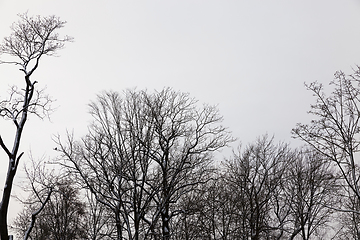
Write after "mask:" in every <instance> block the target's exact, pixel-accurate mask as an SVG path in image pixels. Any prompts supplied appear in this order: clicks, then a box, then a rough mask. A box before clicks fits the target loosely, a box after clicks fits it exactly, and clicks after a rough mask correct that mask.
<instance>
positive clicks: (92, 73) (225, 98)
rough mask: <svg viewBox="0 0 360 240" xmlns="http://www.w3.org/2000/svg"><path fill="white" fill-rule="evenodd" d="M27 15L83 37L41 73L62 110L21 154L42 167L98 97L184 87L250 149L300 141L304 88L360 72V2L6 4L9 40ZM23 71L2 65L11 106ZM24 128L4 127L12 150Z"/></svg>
mask: <svg viewBox="0 0 360 240" xmlns="http://www.w3.org/2000/svg"><path fill="white" fill-rule="evenodd" d="M26 11H28V13H29V15H44V16H47V15H53V14H54V15H57V16H59V17H60V18H61V19H63V20H66V21H67V25H66V27H65V28H64V29H62V31H61V33H63V34H67V35H70V36H73V37H74V38H75V41H74V42H73V43H69V44H67V46H66V48H65V49H63V50H61V51H60V52H59V57H55V58H54V57H45V58H43V59H42V60H41V63H40V67H39V69H38V70H37V72H36V74H35V75H34V79H36V80H37V81H38V82H39V84H38V86H39V87H44V86H47V92H48V93H49V94H51V95H52V96H53V97H54V98H55V99H57V102H56V103H55V105H56V106H58V108H57V110H56V112H55V113H54V114H53V115H52V118H51V122H50V121H47V120H44V121H41V120H38V119H36V118H35V117H30V120H29V122H28V125H27V126H26V130H25V132H24V134H25V135H24V141H23V142H22V146H21V149H22V150H23V151H25V152H28V151H29V149H30V148H31V149H32V151H33V153H34V155H35V156H34V157H35V158H38V157H41V156H42V155H46V156H49V155H51V154H53V150H52V148H53V147H54V144H53V142H52V140H51V137H52V135H53V134H57V133H60V134H62V135H64V133H65V130H66V129H69V130H72V129H74V130H75V133H76V134H77V135H78V136H80V135H82V134H84V133H85V132H86V126H87V124H88V122H89V120H90V119H89V116H88V114H87V106H86V105H87V103H88V102H89V101H90V100H93V99H95V96H96V94H97V93H99V92H100V91H102V90H116V91H122V90H124V89H126V88H134V87H136V88H137V89H145V88H146V89H148V90H150V91H152V90H154V89H157V90H161V89H162V88H163V87H172V88H173V89H175V90H179V91H184V92H189V93H190V94H191V96H193V97H195V98H197V99H198V100H199V101H200V102H204V103H210V104H218V107H219V109H220V111H221V113H222V115H223V116H224V119H225V121H224V125H226V126H228V127H229V129H230V130H231V131H232V132H233V135H234V136H235V137H237V138H238V139H239V141H241V142H243V144H247V143H248V142H250V141H253V140H254V139H255V138H256V137H257V136H259V135H262V134H264V133H268V134H270V135H272V134H274V135H275V137H276V139H277V140H283V141H285V142H291V141H293V140H291V138H290V137H291V134H290V131H291V128H293V127H294V126H295V124H296V123H297V122H307V121H309V120H310V116H308V115H307V114H306V111H307V110H309V104H310V103H311V102H312V100H313V99H312V97H311V94H310V93H309V92H307V91H306V90H305V88H304V82H313V81H316V80H317V81H320V82H323V83H325V84H327V83H329V82H330V81H331V80H332V79H333V74H334V73H335V71H337V70H344V71H345V72H347V73H351V69H352V67H355V66H356V64H360V1H359V0H341V1H340V0H301V1H300V0H297V1H295V0H294V1H292V0H263V1H256V0H251V1H250V0H236V1H235V0H234V1H227V0H216V1H215V0H203V1H200V0H191V1H188V0H181V1H170V0H167V1H164V0H163V1H160V0H146V1H130V0H129V1H121V0H103V1H98V0H97V1H95V0H76V1H74V0H61V1H57V0H0V38H1V39H2V38H3V37H5V36H8V35H9V34H10V28H9V26H10V25H11V24H12V23H13V22H14V21H17V20H18V17H17V14H18V13H24V12H26ZM17 69H18V68H17V67H16V66H6V65H0V97H1V98H3V97H5V96H6V91H7V87H8V86H9V85H10V84H19V85H21V86H22V85H23V84H24V83H23V76H22V73H21V72H20V71H18V70H17ZM12 130H13V128H12V126H11V125H10V124H9V123H4V121H2V120H1V122H0V134H1V135H2V136H4V138H5V139H6V141H7V142H8V143H10V142H11V141H12V138H13V137H12V136H13V135H12V134H11V133H12ZM0 158H1V164H2V165H3V166H4V167H3V168H0V184H1V186H2V183H3V181H4V178H5V172H6V169H5V165H6V164H7V159H6V156H5V154H4V153H2V152H1V153H0ZM23 160H24V161H26V158H24V159H23Z"/></svg>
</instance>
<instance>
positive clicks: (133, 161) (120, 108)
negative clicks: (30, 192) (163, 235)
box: [58, 91, 156, 240]
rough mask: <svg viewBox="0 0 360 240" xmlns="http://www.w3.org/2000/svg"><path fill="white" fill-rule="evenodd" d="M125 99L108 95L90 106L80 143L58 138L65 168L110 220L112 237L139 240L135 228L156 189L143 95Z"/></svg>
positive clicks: (128, 93)
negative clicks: (88, 122)
mask: <svg viewBox="0 0 360 240" xmlns="http://www.w3.org/2000/svg"><path fill="white" fill-rule="evenodd" d="M124 94H125V96H124V98H122V97H121V96H120V95H119V94H118V93H115V92H107V93H103V94H101V95H99V96H98V99H97V101H96V102H92V103H91V104H90V113H91V115H92V116H93V118H94V122H93V123H92V125H91V126H90V128H89V134H87V136H85V137H84V138H83V139H82V141H81V142H76V141H74V140H73V139H69V141H68V144H67V145H64V144H62V143H61V142H60V139H58V144H59V149H60V151H61V152H62V155H63V159H64V160H65V163H64V164H65V165H66V167H67V168H68V169H69V170H70V171H73V172H75V173H76V174H77V175H78V176H79V177H80V179H81V181H82V182H83V183H84V185H85V187H86V188H88V189H89V190H90V191H91V193H92V194H94V196H95V198H96V200H97V201H98V202H100V203H102V204H103V205H104V206H106V207H107V208H108V209H109V210H110V211H111V212H112V213H113V216H114V218H115V224H116V231H117V239H123V237H125V236H126V237H127V239H136V240H137V239H139V238H140V237H141V238H142V239H144V237H146V235H147V234H146V233H144V231H141V232H142V233H143V234H145V235H142V236H140V230H141V229H142V228H143V225H144V224H147V225H149V224H151V223H149V221H150V220H146V223H144V221H145V215H146V214H147V212H148V210H149V206H150V203H151V201H152V199H153V196H154V194H155V193H154V192H155V191H156V187H153V185H152V184H151V181H152V180H151V178H152V177H151V176H150V174H151V171H150V168H151V165H152V163H151V162H152V161H151V158H150V157H149V154H150V150H151V149H152V147H151V146H152V144H153V141H154V138H153V134H154V131H153V127H152V123H151V121H150V122H149V121H148V118H150V117H151V116H149V111H148V110H147V106H146V105H145V101H144V96H145V92H135V91H126V92H125V93H124Z"/></svg>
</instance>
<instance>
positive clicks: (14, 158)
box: [0, 13, 71, 240]
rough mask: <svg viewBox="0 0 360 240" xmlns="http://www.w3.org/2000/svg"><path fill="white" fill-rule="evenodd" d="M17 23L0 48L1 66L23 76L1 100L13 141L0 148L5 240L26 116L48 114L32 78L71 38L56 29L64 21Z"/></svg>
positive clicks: (0, 215)
mask: <svg viewBox="0 0 360 240" xmlns="http://www.w3.org/2000/svg"><path fill="white" fill-rule="evenodd" d="M19 17H20V20H19V21H18V22H17V23H14V24H13V25H12V26H11V29H12V33H11V35H10V36H9V37H5V38H4V41H3V43H2V44H1V45H0V54H1V55H7V56H8V57H9V58H8V59H5V60H0V63H9V64H15V65H18V66H19V67H20V70H21V71H22V72H23V73H24V86H23V87H21V88H18V87H17V86H14V87H12V88H11V93H10V97H9V99H7V100H2V101H0V116H2V117H3V118H5V119H9V120H11V121H12V122H13V124H14V126H15V134H14V142H13V144H12V145H11V146H9V145H7V144H5V142H4V141H3V139H2V138H1V137H0V146H1V148H2V149H3V150H4V151H5V153H6V154H7V156H8V158H9V163H8V171H7V176H6V180H5V186H4V191H3V193H2V199H1V202H0V236H1V239H2V240H8V239H9V235H8V226H7V214H8V206H9V201H10V195H11V190H12V186H13V180H14V177H15V174H16V170H17V167H18V165H19V161H20V158H21V157H22V156H23V152H21V153H19V147H20V140H21V136H22V133H23V130H24V127H25V123H26V121H27V118H28V114H35V115H37V116H39V117H44V116H46V115H47V114H48V113H49V110H50V109H51V108H50V103H51V99H50V98H49V96H47V95H45V94H44V93H43V91H41V90H40V91H39V90H37V89H36V86H35V85H36V83H37V82H36V81H33V80H31V76H32V75H33V73H34V72H35V70H37V68H38V66H39V62H40V59H41V58H42V57H43V56H46V55H47V56H51V55H54V54H55V53H56V52H57V51H58V50H59V49H61V48H63V47H64V43H65V42H66V41H70V40H71V38H70V37H67V36H65V37H63V38H61V37H60V36H59V34H58V33H57V30H59V29H60V28H62V27H63V26H64V25H65V23H66V22H64V21H61V20H60V19H59V18H58V17H55V16H49V17H40V16H36V17H29V16H28V15H27V14H26V13H25V14H20V15H19Z"/></svg>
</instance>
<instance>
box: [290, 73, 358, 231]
mask: <svg viewBox="0 0 360 240" xmlns="http://www.w3.org/2000/svg"><path fill="white" fill-rule="evenodd" d="M359 82H360V68H359V67H357V69H355V71H354V73H353V75H350V76H347V75H345V74H344V73H343V72H336V73H335V79H334V80H333V81H332V82H331V83H330V85H331V86H333V87H334V90H333V91H332V93H331V94H330V95H329V96H326V94H325V92H324V89H323V85H322V84H319V83H316V82H315V83H311V84H309V85H306V87H307V89H308V90H310V91H311V92H312V93H313V95H314V97H315V98H316V103H315V104H313V105H311V110H310V111H309V113H310V114H312V115H313V116H314V117H315V119H314V120H312V121H311V123H310V124H300V123H299V124H297V127H296V128H295V129H293V131H292V132H293V135H294V136H295V137H297V138H300V139H301V140H303V141H304V142H306V143H308V144H309V145H311V146H312V147H313V148H314V149H315V150H316V151H318V152H319V153H320V154H322V155H323V156H324V158H326V159H327V160H329V161H331V162H332V163H333V164H334V165H335V166H336V167H337V170H338V173H339V176H338V178H339V180H341V181H342V183H341V185H342V187H343V191H345V192H346V193H347V195H348V196H349V198H350V199H354V198H356V199H357V201H356V202H359V200H360V188H359V180H360V171H359V166H358V163H357V161H356V154H357V152H358V151H359V143H360V141H359V139H360V138H359V132H360V128H359V120H360V109H359V106H360V105H359V101H360V88H359ZM344 202H347V203H349V202H351V201H344ZM352 202H354V201H352ZM337 210H339V211H343V212H349V213H351V214H360V212H359V211H358V209H357V204H354V205H353V206H349V205H346V206H343V207H340V208H338V209H337ZM353 224H358V223H357V222H356V221H354V222H353Z"/></svg>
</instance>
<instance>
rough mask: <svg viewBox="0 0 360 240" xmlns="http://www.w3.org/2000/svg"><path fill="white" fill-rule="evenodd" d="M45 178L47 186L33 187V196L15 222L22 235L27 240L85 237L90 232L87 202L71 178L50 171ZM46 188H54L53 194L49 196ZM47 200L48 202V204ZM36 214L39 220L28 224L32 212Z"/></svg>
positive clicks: (64, 239)
mask: <svg viewBox="0 0 360 240" xmlns="http://www.w3.org/2000/svg"><path fill="white" fill-rule="evenodd" d="M39 174H44V173H42V172H36V173H35V176H36V178H39ZM37 181H38V180H37ZM44 181H46V182H47V183H46V185H44V186H42V188H40V189H37V188H32V192H31V195H30V196H29V198H28V199H27V200H26V201H25V202H23V203H24V204H25V207H24V209H23V211H22V212H20V214H19V215H18V216H17V218H16V220H15V222H14V226H15V228H16V229H17V230H18V233H19V236H20V237H22V238H23V239H24V240H26V239H37V240H41V239H44V240H45V239H53V240H75V239H85V238H86V237H87V231H88V229H87V227H88V225H87V224H86V220H87V219H86V217H85V214H86V204H85V202H83V201H81V200H80V191H79V190H78V189H77V188H76V186H75V184H74V183H72V182H71V181H70V179H67V178H58V177H57V176H54V175H49V174H47V175H46V179H43V181H42V184H44ZM50 182H51V184H49V183H50ZM31 185H34V184H33V183H32V184H31ZM49 188H50V189H49ZM48 189H49V190H48ZM43 191H47V192H49V191H51V194H48V195H47V197H46V199H45V197H44V196H43V193H42V192H43ZM44 199H45V201H47V203H46V204H44V203H45V201H44ZM38 205H40V208H41V211H39V209H40V208H39V207H38ZM34 213H35V214H36V215H37V221H36V222H35V221H31V223H30V227H28V225H29V215H30V214H31V215H32V216H34ZM29 230H30V231H29ZM31 230H32V231H31Z"/></svg>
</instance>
